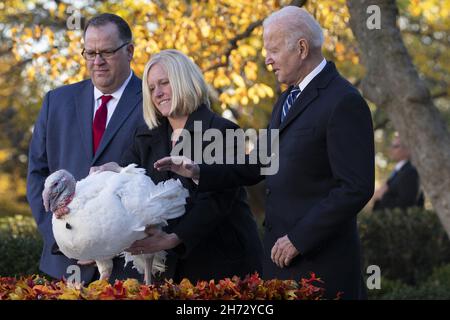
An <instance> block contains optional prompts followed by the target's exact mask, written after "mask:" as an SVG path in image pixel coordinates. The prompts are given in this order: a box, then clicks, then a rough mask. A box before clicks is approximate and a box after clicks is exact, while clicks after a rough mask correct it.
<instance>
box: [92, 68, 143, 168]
mask: <svg viewBox="0 0 450 320" xmlns="http://www.w3.org/2000/svg"><path fill="white" fill-rule="evenodd" d="M141 92H142V87H141V81H140V80H139V78H137V77H136V76H135V75H134V74H133V76H132V77H131V79H130V82H129V83H128V85H127V87H126V88H125V90H124V91H123V94H122V97H121V98H120V100H119V103H118V104H117V107H116V110H115V111H114V114H113V116H112V117H111V120H110V121H109V123H108V126H107V127H106V130H105V133H104V135H103V137H102V140H101V141H100V145H99V147H98V150H97V152H96V153H95V155H94V159H93V160H92V163H94V162H95V161H96V160H97V159H98V157H99V156H100V155H101V154H102V152H103V151H104V150H105V148H106V147H107V146H108V144H109V143H110V142H111V140H112V138H113V137H114V135H115V134H116V132H117V131H118V130H119V129H120V127H121V126H122V124H123V123H124V122H125V120H126V119H127V118H128V117H129V116H130V114H131V113H132V112H133V110H134V109H135V108H137V106H138V105H139V103H140V102H141V101H142V95H141ZM91 128H92V124H91ZM91 145H92V142H91Z"/></svg>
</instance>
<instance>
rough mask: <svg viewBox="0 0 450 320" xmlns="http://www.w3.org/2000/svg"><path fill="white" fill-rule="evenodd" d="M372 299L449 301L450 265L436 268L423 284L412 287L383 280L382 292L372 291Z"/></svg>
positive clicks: (370, 296)
mask: <svg viewBox="0 0 450 320" xmlns="http://www.w3.org/2000/svg"><path fill="white" fill-rule="evenodd" d="M369 298H370V299H382V300H449V299H450V264H448V265H445V266H442V267H440V268H436V269H435V270H434V272H433V273H432V274H431V276H430V277H428V279H427V280H425V281H424V282H422V283H419V284H417V285H416V286H410V285H407V284H404V283H402V282H401V281H399V280H395V281H392V280H389V279H384V278H383V279H382V280H381V289H380V290H370V291H369Z"/></svg>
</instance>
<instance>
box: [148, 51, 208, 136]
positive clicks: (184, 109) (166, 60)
mask: <svg viewBox="0 0 450 320" xmlns="http://www.w3.org/2000/svg"><path fill="white" fill-rule="evenodd" d="M156 64H159V65H160V66H162V67H163V68H164V70H165V71H166V72H167V77H168V78H169V83H170V86H171V88H172V106H171V108H170V113H169V115H171V116H177V115H188V114H191V113H192V112H194V111H195V110H197V108H198V106H199V105H201V104H206V105H207V107H208V108H209V107H210V102H209V90H208V86H207V84H206V82H205V79H204V78H203V75H202V72H201V71H200V68H199V67H198V66H197V65H196V64H195V63H194V62H193V61H192V60H191V59H189V58H188V57H187V56H186V55H185V54H183V53H182V52H180V51H178V50H172V49H171V50H163V51H161V52H159V53H157V54H154V55H153V56H152V57H151V58H150V60H149V61H148V62H147V64H146V65H145V69H144V76H143V79H142V95H143V101H142V107H143V111H144V120H145V123H146V124H147V126H148V127H149V129H153V128H156V127H157V126H158V125H159V121H158V116H160V115H161V114H160V112H159V111H158V109H157V108H156V106H155V105H154V104H153V101H152V98H151V93H150V90H149V88H148V85H147V79H148V73H149V71H150V69H151V68H152V67H153V66H154V65H156Z"/></svg>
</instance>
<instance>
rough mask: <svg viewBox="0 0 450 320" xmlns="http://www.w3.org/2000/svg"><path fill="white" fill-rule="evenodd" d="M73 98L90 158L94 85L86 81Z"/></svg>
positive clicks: (82, 137)
mask: <svg viewBox="0 0 450 320" xmlns="http://www.w3.org/2000/svg"><path fill="white" fill-rule="evenodd" d="M74 99H75V106H76V114H77V122H78V127H79V128H80V135H81V140H82V142H83V146H84V150H85V152H86V155H87V157H88V159H92V156H93V154H92V153H93V151H92V150H93V146H92V119H93V116H94V114H93V112H94V86H93V84H92V82H91V81H86V82H85V84H84V86H83V87H82V88H81V89H80V91H79V92H78V93H77V94H76V95H75V97H74Z"/></svg>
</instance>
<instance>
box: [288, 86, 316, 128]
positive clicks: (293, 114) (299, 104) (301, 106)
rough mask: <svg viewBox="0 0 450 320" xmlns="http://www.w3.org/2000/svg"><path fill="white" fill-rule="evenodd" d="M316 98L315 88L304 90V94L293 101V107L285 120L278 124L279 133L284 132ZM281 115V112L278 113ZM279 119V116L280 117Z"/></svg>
mask: <svg viewBox="0 0 450 320" xmlns="http://www.w3.org/2000/svg"><path fill="white" fill-rule="evenodd" d="M317 96H318V93H317V89H316V88H305V90H304V92H302V93H301V94H300V96H299V97H298V98H297V100H296V101H295V103H294V105H293V106H292V107H291V110H289V112H288V114H287V116H286V119H284V121H283V123H281V124H280V132H281V131H283V130H284V128H286V127H287V126H288V125H289V124H290V123H291V122H292V121H293V120H294V119H295V118H297V117H298V116H299V115H300V114H302V112H303V111H305V109H306V108H307V107H308V106H309V105H310V104H311V102H312V101H313V100H314V99H315V98H316V97H317ZM280 115H281V112H280ZM280 117H281V116H280Z"/></svg>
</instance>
